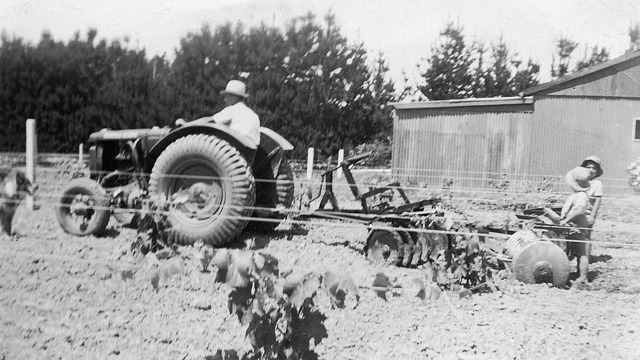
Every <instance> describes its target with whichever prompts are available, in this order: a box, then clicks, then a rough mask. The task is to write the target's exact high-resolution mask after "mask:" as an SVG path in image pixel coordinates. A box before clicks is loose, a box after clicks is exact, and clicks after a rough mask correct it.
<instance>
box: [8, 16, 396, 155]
mask: <svg viewBox="0 0 640 360" xmlns="http://www.w3.org/2000/svg"><path fill="white" fill-rule="evenodd" d="M96 36H97V31H96V30H90V31H89V32H88V33H87V35H86V38H85V39H81V38H80V36H79V35H78V34H76V36H75V38H74V39H71V40H70V41H68V43H63V42H59V41H54V40H53V38H52V36H51V35H50V34H48V33H45V34H43V35H42V39H41V40H40V42H39V43H38V44H37V45H35V46H33V45H31V44H26V43H23V42H22V40H21V39H9V38H7V37H6V36H5V37H2V39H1V41H2V43H1V47H0V82H1V83H2V86H1V87H0V122H1V123H2V124H3V125H4V126H3V127H2V129H1V130H0V140H1V142H0V143H1V144H2V148H1V150H3V151H22V150H23V149H24V145H23V144H24V143H25V139H24V131H25V129H24V128H25V125H24V124H25V120H26V119H28V118H35V119H36V120H37V132H38V136H39V138H38V145H39V151H43V152H74V151H76V149H77V146H78V144H79V143H82V142H84V141H86V139H87V138H88V136H89V134H90V133H91V132H94V131H97V130H99V129H101V128H112V129H131V128H144V127H151V126H154V125H157V126H167V125H169V126H170V125H172V124H173V122H174V121H175V120H176V119H178V118H184V119H186V120H193V119H196V118H199V117H203V116H209V115H212V114H213V113H215V112H216V111H219V110H221V108H222V106H223V102H222V96H221V95H220V90H222V89H224V87H225V85H226V82H227V81H228V80H230V79H241V80H244V81H245V82H246V83H247V85H248V90H249V92H250V94H251V96H250V98H249V99H248V104H249V105H250V106H251V107H253V108H254V110H255V111H256V112H257V113H258V115H259V116H260V118H261V122H262V125H263V126H266V127H269V128H271V129H273V130H275V131H276V132H278V133H280V134H281V135H283V136H284V137H285V138H287V139H288V140H289V141H291V142H292V143H293V144H294V145H296V151H297V153H296V154H294V156H297V155H301V156H303V155H304V153H305V152H306V149H307V148H308V147H310V146H313V147H315V148H317V149H318V153H319V154H320V155H323V156H329V155H333V154H335V153H337V151H338V149H341V148H345V149H351V148H353V147H355V146H356V145H359V144H363V143H365V142H367V141H373V140H375V139H385V138H387V137H388V136H389V135H390V134H391V124H392V121H391V115H390V112H391V110H390V108H388V107H387V104H388V103H389V102H392V101H395V97H394V95H393V93H394V88H393V85H392V83H391V82H390V81H389V80H387V76H386V72H387V71H388V68H387V66H386V63H385V61H384V59H383V58H382V55H380V56H379V58H378V59H376V60H375V61H374V62H373V64H371V63H370V62H369V61H368V60H367V52H366V50H365V48H364V45H362V44H350V43H348V42H347V40H346V38H345V37H344V36H342V35H341V34H340V29H339V28H338V27H337V26H336V24H335V20H334V17H333V15H331V14H328V15H326V17H325V19H324V21H323V22H318V21H317V20H316V18H315V16H314V15H312V14H308V15H306V16H303V17H300V18H296V19H293V20H292V21H291V22H290V23H289V24H288V26H287V27H286V29H284V31H283V30H280V29H278V28H273V27H268V26H265V25H262V26H259V27H254V28H250V29H245V28H243V26H242V25H237V26H232V25H230V24H226V25H222V26H218V27H217V28H215V29H211V28H209V27H208V26H204V27H203V28H202V29H201V31H199V32H197V33H191V34H188V35H187V36H186V37H185V38H183V39H182V40H181V43H180V47H179V48H178V49H177V52H176V58H175V60H174V61H173V62H172V63H169V62H168V61H167V60H166V59H164V58H159V57H154V58H152V59H147V58H146V54H145V51H144V50H131V49H128V48H127V44H124V45H123V44H121V43H120V42H118V41H113V42H111V43H109V42H107V41H105V40H101V41H97V40H96Z"/></svg>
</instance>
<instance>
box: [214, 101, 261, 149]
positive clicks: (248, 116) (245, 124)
mask: <svg viewBox="0 0 640 360" xmlns="http://www.w3.org/2000/svg"><path fill="white" fill-rule="evenodd" d="M212 118H213V121H215V122H216V123H218V124H224V125H228V126H229V127H230V128H231V129H233V130H235V131H237V132H239V133H240V134H242V135H244V136H246V137H247V139H248V140H249V141H250V142H251V144H250V145H249V146H250V147H251V148H253V149H257V148H258V145H259V144H260V118H259V117H258V115H257V114H256V113H255V112H253V110H251V109H250V108H249V107H248V106H247V105H245V103H243V102H239V103H237V104H235V105H231V106H227V107H226V108H224V109H223V110H222V111H220V112H219V113H217V114H215V115H213V116H212Z"/></svg>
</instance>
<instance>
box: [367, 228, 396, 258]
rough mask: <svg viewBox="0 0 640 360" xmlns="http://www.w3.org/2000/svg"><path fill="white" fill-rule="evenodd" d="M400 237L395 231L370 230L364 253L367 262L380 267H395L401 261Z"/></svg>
mask: <svg viewBox="0 0 640 360" xmlns="http://www.w3.org/2000/svg"><path fill="white" fill-rule="evenodd" d="M403 248H404V241H403V239H402V236H401V235H400V233H398V232H397V231H391V230H371V231H370V232H369V236H368V239H367V246H366V248H365V251H366V253H367V258H368V259H369V261H371V262H373V263H377V264H381V265H396V264H398V263H399V262H401V261H402V258H401V249H403Z"/></svg>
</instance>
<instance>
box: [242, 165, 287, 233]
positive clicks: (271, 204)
mask: <svg viewBox="0 0 640 360" xmlns="http://www.w3.org/2000/svg"><path fill="white" fill-rule="evenodd" d="M294 191H295V186H294V183H293V171H292V170H291V166H290V165H289V161H288V160H287V159H286V158H283V159H282V161H281V162H280V167H279V168H278V175H277V176H276V178H275V180H274V179H273V178H272V176H271V177H270V176H267V175H265V176H262V177H260V176H256V193H257V195H256V211H254V214H253V217H254V219H252V220H251V222H250V223H249V225H248V226H247V228H248V230H250V231H253V232H258V233H268V232H271V231H273V230H274V229H275V228H276V227H277V226H278V225H280V222H281V221H282V220H283V219H284V218H285V217H286V214H283V213H277V212H273V211H271V210H275V209H276V208H279V207H283V208H290V207H291V204H292V203H293V197H294ZM259 219H266V220H264V221H260V220H259Z"/></svg>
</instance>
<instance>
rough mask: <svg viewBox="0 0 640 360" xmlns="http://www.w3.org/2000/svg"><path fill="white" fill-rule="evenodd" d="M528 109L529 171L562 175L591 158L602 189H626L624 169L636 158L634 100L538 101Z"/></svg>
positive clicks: (639, 109)
mask: <svg viewBox="0 0 640 360" xmlns="http://www.w3.org/2000/svg"><path fill="white" fill-rule="evenodd" d="M534 106H535V111H534V114H533V119H532V123H533V126H532V130H533V131H532V132H531V141H532V143H533V144H535V146H534V148H533V150H535V151H534V152H533V153H532V154H531V156H529V159H528V160H529V164H528V172H529V173H531V174H552V175H562V174H564V173H565V172H566V171H567V170H568V169H570V168H571V167H573V166H576V165H579V163H580V161H581V160H582V159H584V158H585V157H586V156H589V155H597V156H599V157H600V158H601V159H602V161H603V167H604V171H605V174H604V176H603V178H602V180H603V183H604V184H605V186H606V185H608V188H609V189H610V190H615V188H618V187H620V188H625V187H626V183H625V181H626V178H627V173H626V167H627V166H628V165H629V163H630V162H631V161H633V160H634V159H635V158H636V157H637V156H638V155H640V153H638V150H640V149H639V147H638V142H637V141H634V139H633V137H634V126H635V125H634V118H640V100H634V99H614V98H566V97H543V98H536V100H535V105H534ZM615 192H617V191H615Z"/></svg>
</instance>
